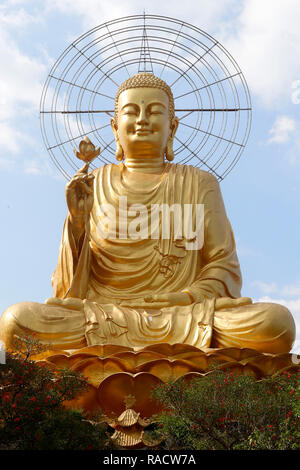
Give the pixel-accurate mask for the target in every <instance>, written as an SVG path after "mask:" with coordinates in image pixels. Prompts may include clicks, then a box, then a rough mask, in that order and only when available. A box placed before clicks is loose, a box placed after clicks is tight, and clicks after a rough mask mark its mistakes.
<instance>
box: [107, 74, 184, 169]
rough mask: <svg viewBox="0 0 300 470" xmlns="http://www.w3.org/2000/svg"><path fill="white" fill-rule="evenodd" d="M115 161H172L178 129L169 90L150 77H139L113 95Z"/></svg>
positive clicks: (133, 78)
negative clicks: (155, 158)
mask: <svg viewBox="0 0 300 470" xmlns="http://www.w3.org/2000/svg"><path fill="white" fill-rule="evenodd" d="M111 125H112V129H113V132H114V135H115V138H116V158H117V160H122V159H123V157H124V154H125V156H127V157H136V156H141V157H143V156H145V157H147V158H149V157H150V158H151V157H162V158H163V157H164V155H165V156H166V158H167V159H168V160H169V161H171V160H173V158H174V153H173V140H174V136H175V133H176V130H177V127H178V118H177V117H175V112H174V98H173V94H172V91H171V88H170V87H169V86H168V85H167V84H166V83H165V82H164V81H163V80H161V79H160V78H158V77H156V76H155V75H153V74H151V73H138V74H136V75H134V76H133V77H131V78H129V79H128V80H126V81H125V82H123V83H122V84H121V86H120V87H119V89H118V92H117V94H116V100H115V117H114V118H113V119H112V120H111Z"/></svg>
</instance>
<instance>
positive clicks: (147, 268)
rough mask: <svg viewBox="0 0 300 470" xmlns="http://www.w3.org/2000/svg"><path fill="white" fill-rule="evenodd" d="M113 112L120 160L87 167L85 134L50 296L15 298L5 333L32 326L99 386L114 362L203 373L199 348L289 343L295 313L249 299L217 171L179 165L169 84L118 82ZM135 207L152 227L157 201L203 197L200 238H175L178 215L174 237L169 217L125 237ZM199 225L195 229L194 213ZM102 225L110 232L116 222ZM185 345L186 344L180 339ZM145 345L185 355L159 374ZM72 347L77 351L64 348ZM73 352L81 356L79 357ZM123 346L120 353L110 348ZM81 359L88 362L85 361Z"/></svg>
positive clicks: (90, 150)
mask: <svg viewBox="0 0 300 470" xmlns="http://www.w3.org/2000/svg"><path fill="white" fill-rule="evenodd" d="M115 110H116V112H115V117H114V118H113V119H112V120H111V126H112V131H113V133H114V136H115V140H116V158H117V160H118V161H119V163H117V164H108V165H104V166H103V167H101V168H98V169H95V170H93V171H92V172H90V173H88V164H89V162H90V161H91V160H92V159H93V158H95V156H96V155H97V154H98V153H99V149H95V147H94V146H93V144H92V143H91V142H90V141H89V139H88V138H85V139H84V140H83V141H81V143H80V146H79V151H76V152H77V156H78V158H81V159H82V160H84V161H85V162H86V164H85V166H84V167H83V168H82V169H81V170H79V171H78V172H77V173H76V175H75V176H74V177H73V178H72V179H71V181H70V182H69V183H68V184H67V187H66V200H67V206H68V214H67V217H66V221H65V225H64V229H63V234H62V242H61V246H60V250H59V258H58V263H57V267H56V269H55V272H54V274H53V277H52V285H53V294H54V297H52V298H50V299H48V300H47V301H46V302H45V303H44V304H40V303H35V302H22V303H20V304H15V305H12V306H11V307H9V308H8V309H7V310H6V311H5V312H4V314H3V315H2V317H1V319H0V337H1V340H3V341H4V343H5V344H6V346H7V348H12V349H13V347H14V338H15V335H18V336H22V335H23V334H24V333H29V334H30V333H31V332H34V333H35V334H36V337H37V338H38V339H39V340H40V341H41V342H42V343H44V344H48V345H49V348H50V349H51V350H57V353H58V355H57V356H56V357H53V354H52V359H51V360H52V363H53V364H57V365H58V366H59V365H60V366H61V365H62V364H69V365H70V366H71V367H78V368H82V370H84V368H87V370H89V371H90V373H91V376H93V383H94V384H95V385H96V384H100V387H101V386H102V384H103V383H105V380H107V379H110V377H107V378H106V379H105V380H104V382H103V380H102V379H103V378H105V377H106V375H107V374H108V375H109V373H110V372H109V371H118V370H119V369H122V371H123V372H122V374H123V373H129V374H136V373H137V372H138V371H142V372H140V373H141V374H144V373H145V374H148V376H149V377H150V376H151V377H152V375H151V374H150V373H148V372H143V371H146V370H152V369H153V370H155V374H157V375H158V376H160V377H163V374H164V373H165V374H166V376H170V374H171V375H172V374H173V376H174V377H175V376H176V377H177V376H180V374H181V372H182V374H184V373H185V372H187V371H188V369H189V368H191V367H193V368H194V369H196V370H199V371H200V370H201V371H204V370H205V367H206V366H207V364H208V363H209V362H210V361H211V360H212V359H214V358H213V357H211V356H210V355H208V357H209V358H210V359H207V357H204V356H201V357H200V356H199V348H202V349H203V348H204V349H205V348H206V349H207V348H213V349H214V350H215V351H216V350H217V349H219V348H223V353H220V354H221V355H220V354H219V353H218V352H215V353H214V354H216V355H217V356H218V357H219V359H222V360H223V361H224V362H226V360H227V356H228V354H229V352H228V351H229V349H227V351H225V349H224V348H233V350H234V351H235V354H236V358H240V356H239V354H242V353H241V352H238V351H239V350H241V349H243V351H244V352H243V354H244V356H243V357H244V359H245V360H246V359H247V357H248V356H247V354H249V350H255V351H256V353H255V352H254V353H253V357H254V356H255V354H256V355H257V354H258V353H259V352H265V353H276V354H281V353H287V352H288V351H290V349H291V347H292V344H293V341H294V338H295V323H294V320H293V318H292V316H291V314H290V312H289V311H288V310H287V309H286V308H285V307H282V306H280V305H277V304H272V303H252V301H251V299H249V298H247V297H241V271H240V265H239V261H238V257H237V253H236V247H235V241H234V236H233V233H232V229H231V225H230V222H229V220H228V218H227V215H226V211H225V207H224V203H223V199H222V195H221V192H220V188H219V184H218V182H217V180H216V178H215V177H214V176H213V175H212V174H209V173H207V172H205V171H202V170H200V169H198V168H194V167H192V166H189V165H180V164H174V163H171V162H172V160H173V157H174V153H173V140H174V137H175V134H176V130H177V127H178V124H179V121H178V119H177V117H176V116H175V115H174V102H173V96H172V91H171V90H170V88H169V87H168V86H167V85H166V84H165V83H164V82H163V81H162V80H160V79H158V78H157V77H155V76H154V75H152V74H144V73H141V74H138V75H137V76H135V77H132V78H130V79H129V80H127V81H126V82H124V84H122V85H121V88H120V90H119V92H118V93H117V99H116V104H115ZM124 197H125V198H126V205H125V206H124V207H123V206H120V201H121V200H123V199H122V198H124ZM134 204H135V205H143V207H145V208H146V209H147V210H146V213H145V214H144V215H143V217H142V218H141V219H140V223H141V224H142V223H146V222H147V223H148V225H147V224H146V225H147V226H148V227H149V226H150V223H149V222H150V219H149V218H150V214H151V210H150V209H151V207H152V206H151V205H152V204H156V205H160V204H165V205H166V206H168V207H172V206H173V205H174V204H177V205H178V206H179V207H181V208H184V207H185V205H187V204H189V205H191V206H192V207H195V205H197V204H203V205H204V229H203V230H204V242H203V246H201V248H193V249H190V244H191V239H189V238H188V237H187V236H186V234H184V235H183V236H181V237H178V236H177V226H176V224H175V222H174V220H175V219H174V218H171V219H170V224H169V236H168V237H165V236H164V234H163V223H159V224H158V225H157V227H156V229H157V237H156V238H151V237H150V236H148V237H146V238H134V237H129V235H128V234H126V236H123V235H124V234H123V228H124V223H125V222H124V218H125V214H126V217H128V218H129V219H128V224H130V223H132V222H133V221H134V220H133V219H134V217H133V216H132V217H131V215H128V212H127V209H128V207H131V206H132V205H134ZM102 205H110V207H112V208H113V209H114V210H115V214H116V226H115V235H116V236H115V237H111V236H108V237H103V234H102V235H101V233H99V223H100V221H101V220H102V219H101V217H102V215H101V214H99V207H102ZM126 220H127V219H126ZM191 222H192V225H193V227H198V226H197V218H196V212H195V211H194V210H193V211H192V212H191ZM106 229H107V234H108V235H111V233H110V230H111V228H110V227H108V228H106ZM148 235H149V234H148ZM196 238H197V234H196ZM166 343H168V344H166ZM178 343H179V344H180V346H176V347H177V348H179V349H178V350H180V353H179V352H176V347H173V346H172V345H175V344H178ZM161 344H165V349H164V348H163V346H160V345H161ZM86 347H87V349H86ZM145 347H146V349H144V353H145V352H147V353H150V352H151V351H152V352H155V353H158V354H165V355H167V356H169V355H170V354H169V352H168V348H169V349H170V348H171V349H172V348H173V352H174V351H175V352H176V353H174V355H173V356H172V357H173V358H176V361H177V362H176V361H173V362H172V361H170V360H169V359H168V365H167V366H166V369H165V370H166V371H171V370H172V372H162V370H163V367H162V366H159V364H164V365H166V364H165V362H164V359H163V358H157V357H156V358H155V359H154V362H153V361H152V362H151V358H150V356H147V357H148V358H147V360H146V356H142V355H136V356H133V355H130V354H129V352H128V351H138V350H141V349H142V348H145ZM193 348H194V349H193ZM245 348H246V349H245ZM66 350H67V351H69V353H68V354H62V351H66ZM70 351H73V352H74V351H75V352H77V354H79V356H78V357H76V358H75V359H74V357H73V356H72V354H73V352H72V353H70ZM245 351H248V352H245ZM119 353H124V356H122V354H121V356H119V358H118V357H117V356H116V357H115V358H114V359H113V358H112V357H111V356H112V355H113V354H117V355H118V354H119ZM218 354H219V355H218ZM251 354H252V353H251ZM84 355H86V357H83V356H84ZM92 356H93V357H92ZM194 356H195V357H194ZM72 357H73V359H71V358H72ZM193 357H194V362H193V360H192V359H193ZM43 358H44V359H45V358H46V356H43ZM101 358H102V359H101ZM108 358H109V359H108ZM144 359H145V361H144ZM49 361H50V359H49ZM80 361H85V362H82V363H81V365H80V367H79V364H80ZM159 361H161V362H159ZM178 361H179V362H178ZM180 361H182V362H180ZM184 361H186V362H184ZM278 361H279V362H278V364H279V363H280V364H279V365H281V364H282V363H284V360H283V359H282V360H281V359H280V360H278ZM280 361H283V362H280ZM238 363H239V366H238V367H242V366H245V367H246V366H247V361H246V362H245V361H244V362H243V363H242V362H241V361H240V360H239V361H238ZM262 363H263V364H264V365H263V366H262V365H261V363H260V362H259V358H258V359H257V368H258V369H257V370H261V368H265V369H268V370H269V368H271V365H270V366H269V365H268V366H267V365H266V362H265V359H264V360H262ZM84 364H85V365H84ZM272 364H273V363H272ZM279 365H278V367H279ZM276 367H277V366H276ZM88 368H90V369H88ZM151 368H152V369H151ZM265 369H264V370H265ZM80 370H81V369H80ZM128 371H130V372H128ZM134 371H135V372H134ZM180 371H181V372H180ZM117 375H118V374H117ZM148 376H147V377H148ZM153 377H156V376H155V375H153ZM100 382H101V383H100Z"/></svg>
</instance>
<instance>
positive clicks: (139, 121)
mask: <svg viewBox="0 0 300 470" xmlns="http://www.w3.org/2000/svg"><path fill="white" fill-rule="evenodd" d="M148 122H149V120H148V117H147V113H146V109H145V108H143V107H141V110H140V113H139V115H138V119H137V121H136V123H137V124H140V125H143V124H148Z"/></svg>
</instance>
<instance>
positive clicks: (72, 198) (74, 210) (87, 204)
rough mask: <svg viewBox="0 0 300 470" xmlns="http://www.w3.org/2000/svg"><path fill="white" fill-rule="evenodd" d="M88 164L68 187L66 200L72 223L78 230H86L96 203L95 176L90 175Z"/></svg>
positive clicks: (78, 172)
mask: <svg viewBox="0 0 300 470" xmlns="http://www.w3.org/2000/svg"><path fill="white" fill-rule="evenodd" d="M88 167H89V166H88V164H86V165H84V166H83V167H82V168H81V169H80V170H79V171H77V173H76V174H75V175H74V176H73V178H72V179H71V181H69V183H68V184H67V185H66V200H67V205H68V209H69V214H70V221H71V223H72V225H73V227H75V228H76V229H77V230H84V225H85V222H86V221H87V219H88V217H89V214H90V212H91V209H92V207H93V203H94V194H93V183H94V178H95V177H94V175H93V174H90V173H88Z"/></svg>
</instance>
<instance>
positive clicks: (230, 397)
mask: <svg viewBox="0 0 300 470" xmlns="http://www.w3.org/2000/svg"><path fill="white" fill-rule="evenodd" d="M154 396H155V398H156V399H157V400H158V401H160V402H161V403H163V405H164V407H165V409H166V410H167V411H165V412H164V413H163V414H161V415H160V416H158V417H157V421H158V426H157V429H156V430H154V431H153V432H152V434H151V437H152V438H155V439H157V440H159V439H162V437H164V440H163V444H162V445H161V447H162V448H169V449H170V448H171V449H192V450H194V449H199V450H200V449H201V450H202V449H207V450H208V449H209V450H216V449H223V450H224V449H227V450H234V449H248V450H249V449H255V450H258V449H269V450H275V449H278V450H283V449H299V448H300V405H299V399H300V381H299V374H298V373H297V372H293V373H292V372H287V371H284V372H283V373H280V374H278V375H277V376H275V377H272V378H271V377H267V378H265V379H263V380H260V381H257V380H255V379H254V378H253V377H251V376H245V375H244V376H243V375H241V376H238V375H234V374H233V373H232V372H228V371H227V372H226V371H222V370H220V369H215V370H213V371H211V372H210V373H209V374H207V375H205V376H203V377H201V378H197V379H193V380H191V381H190V382H187V381H184V380H178V381H177V382H175V383H173V384H172V383H168V384H163V385H161V386H159V387H157V388H156V389H155V390H154Z"/></svg>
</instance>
